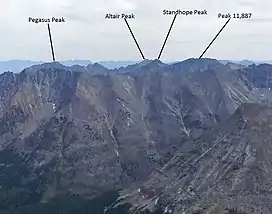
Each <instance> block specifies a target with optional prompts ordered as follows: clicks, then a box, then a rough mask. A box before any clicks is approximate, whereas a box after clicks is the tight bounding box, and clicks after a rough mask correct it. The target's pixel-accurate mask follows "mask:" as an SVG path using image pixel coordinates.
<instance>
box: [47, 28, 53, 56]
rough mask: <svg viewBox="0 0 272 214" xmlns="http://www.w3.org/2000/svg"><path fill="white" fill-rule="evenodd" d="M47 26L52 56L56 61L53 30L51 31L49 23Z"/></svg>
mask: <svg viewBox="0 0 272 214" xmlns="http://www.w3.org/2000/svg"><path fill="white" fill-rule="evenodd" d="M47 27H48V34H49V40H50V46H51V51H52V58H53V61H55V53H54V48H53V42H52V36H51V31H50V26H49V24H47Z"/></svg>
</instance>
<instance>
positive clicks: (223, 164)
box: [0, 59, 272, 214]
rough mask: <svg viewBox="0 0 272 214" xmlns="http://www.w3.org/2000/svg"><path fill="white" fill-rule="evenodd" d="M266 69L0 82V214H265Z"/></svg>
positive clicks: (270, 117)
mask: <svg viewBox="0 0 272 214" xmlns="http://www.w3.org/2000/svg"><path fill="white" fill-rule="evenodd" d="M271 88H272V65H269V64H260V65H254V64H253V65H250V66H242V65H238V64H225V65H224V64H221V63H220V62H219V61H217V60H214V59H188V60H185V61H183V62H178V63H175V64H171V65H167V64H164V63H162V62H160V61H159V60H154V61H153V60H145V61H143V62H140V63H138V64H135V65H129V66H127V67H122V68H119V69H112V70H109V69H107V68H105V67H103V66H102V65H99V64H93V65H88V66H86V67H85V66H72V67H67V66H64V65H62V64H60V63H57V62H54V63H47V64H42V65H36V66H32V67H29V68H26V69H24V70H23V71H22V72H20V73H16V74H15V73H11V72H5V73H2V74H1V75H0V89H1V90H0V213H1V214H2V213H3V214H7V213H37V212H39V213H94V214H97V213H98V214H99V213H107V214H113V213H116V214H118V213H121V214H129V213H173V214H178V213H181V214H183V213H184V214H189V213H195V214H196V213H199V214H200V213H203V214H204V213H211V214H212V213H213V214H215V213H219V214H221V213H256V214H257V213H258V214H259V213H272V206H271V202H272V201H271V200H272V194H271V193H272V192H271V191H272V170H271V169H272V165H271V164H272V156H271V154H272V146H271V145H272V144H271V142H272V141H271V139H272V138H271V137H272V136H271V133H272V132H271V130H272V107H271V103H272V91H271Z"/></svg>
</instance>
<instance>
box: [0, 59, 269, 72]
mask: <svg viewBox="0 0 272 214" xmlns="http://www.w3.org/2000/svg"><path fill="white" fill-rule="evenodd" d="M219 61H220V62H221V63H223V64H227V63H230V62H231V63H236V64H240V65H243V66H248V65H252V64H256V65H259V64H263V63H267V64H272V60H271V61H250V60H242V61H235V60H219ZM59 62H60V63H61V64H63V65H66V66H73V65H80V66H87V65H89V64H95V63H98V64H100V65H102V66H104V67H105V68H108V69H117V68H121V67H126V66H128V65H133V64H136V63H139V62H140V61H98V62H93V61H90V60H66V61H59ZM43 63H45V61H31V60H9V61H0V73H3V72H6V71H10V72H14V73H19V72H21V71H22V70H23V69H25V68H27V67H30V66H33V65H37V64H43ZM165 63H166V64H174V63H177V62H176V61H167V62H165Z"/></svg>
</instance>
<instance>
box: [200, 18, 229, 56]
mask: <svg viewBox="0 0 272 214" xmlns="http://www.w3.org/2000/svg"><path fill="white" fill-rule="evenodd" d="M230 19H231V18H229V19H228V21H227V22H226V23H225V24H224V26H223V27H222V28H221V29H220V31H219V32H218V33H217V34H216V36H215V37H214V38H213V40H212V41H211V43H210V44H209V45H208V46H207V48H206V49H205V51H204V52H203V53H202V54H201V55H200V57H199V59H201V58H202V57H203V55H204V54H205V53H206V52H207V50H208V49H209V48H210V47H211V45H212V44H213V42H214V41H215V40H216V38H217V37H218V36H219V34H220V33H221V32H222V31H223V30H224V28H225V27H226V26H227V24H228V23H229V21H230Z"/></svg>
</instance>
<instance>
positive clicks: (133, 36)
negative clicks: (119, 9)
mask: <svg viewBox="0 0 272 214" xmlns="http://www.w3.org/2000/svg"><path fill="white" fill-rule="evenodd" d="M124 20H125V22H126V24H127V27H128V29H129V31H130V33H131V36H132V38H133V39H134V42H135V44H136V45H137V48H138V50H139V52H140V54H141V56H142V58H143V59H145V57H144V54H143V52H142V50H141V48H140V46H139V44H138V42H137V40H136V38H135V36H134V34H133V32H132V30H131V28H130V26H129V24H128V21H127V20H126V19H125V18H124Z"/></svg>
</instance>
